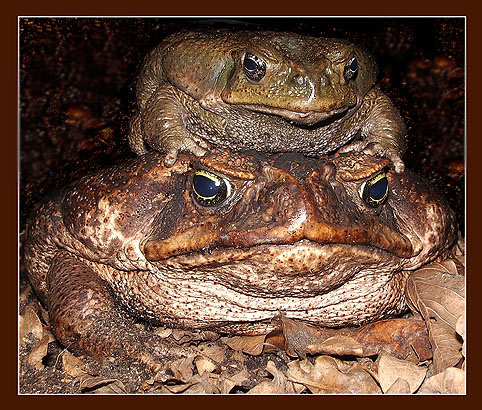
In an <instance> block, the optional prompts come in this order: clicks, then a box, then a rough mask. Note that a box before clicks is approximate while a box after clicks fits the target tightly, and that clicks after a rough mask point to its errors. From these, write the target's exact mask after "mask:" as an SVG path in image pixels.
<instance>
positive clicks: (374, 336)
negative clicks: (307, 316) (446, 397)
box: [281, 317, 432, 361]
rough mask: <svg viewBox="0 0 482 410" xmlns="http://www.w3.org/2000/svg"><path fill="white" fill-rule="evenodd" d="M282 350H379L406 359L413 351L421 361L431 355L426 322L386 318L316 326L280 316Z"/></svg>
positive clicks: (355, 352)
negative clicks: (353, 325)
mask: <svg viewBox="0 0 482 410" xmlns="http://www.w3.org/2000/svg"><path fill="white" fill-rule="evenodd" d="M281 322H282V324H283V331H284V336H285V339H286V342H285V350H286V352H287V353H288V354H289V355H292V356H295V355H299V356H301V357H304V356H305V354H306V353H310V354H329V355H350V356H357V357H363V356H373V355H375V354H378V353H379V352H380V351H381V350H384V351H387V352H389V353H391V354H393V355H394V356H396V357H398V358H400V359H405V358H407V357H408V356H410V355H412V354H413V352H414V351H415V352H416V354H417V356H418V358H419V359H420V360H421V361H424V360H427V359H429V358H431V357H432V351H431V348H430V343H429V340H428V332H427V328H426V326H425V322H424V321H422V320H415V319H387V320H380V321H378V322H374V323H370V324H367V325H365V326H362V327H361V328H343V329H328V328H317V327H315V326H311V325H308V324H306V323H303V322H300V321H297V320H292V319H288V318H285V317H282V318H281Z"/></svg>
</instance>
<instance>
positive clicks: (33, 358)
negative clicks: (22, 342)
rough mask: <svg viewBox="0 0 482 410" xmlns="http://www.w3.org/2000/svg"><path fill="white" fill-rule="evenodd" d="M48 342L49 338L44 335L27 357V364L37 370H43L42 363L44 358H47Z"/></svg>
mask: <svg viewBox="0 0 482 410" xmlns="http://www.w3.org/2000/svg"><path fill="white" fill-rule="evenodd" d="M50 341H51V337H50V336H49V335H48V334H46V335H45V336H43V337H42V340H40V342H39V343H38V344H37V346H35V347H34V348H33V349H32V351H31V352H30V353H29V355H28V356H27V362H28V363H29V364H31V365H32V366H34V367H35V368H36V369H38V370H42V369H44V368H45V365H44V364H43V363H42V361H43V359H44V357H45V356H47V349H48V347H49V342H50Z"/></svg>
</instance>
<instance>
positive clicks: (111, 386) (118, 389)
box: [92, 377, 127, 394]
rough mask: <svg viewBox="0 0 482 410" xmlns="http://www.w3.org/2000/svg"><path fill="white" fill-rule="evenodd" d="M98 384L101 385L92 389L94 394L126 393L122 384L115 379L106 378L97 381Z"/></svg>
mask: <svg viewBox="0 0 482 410" xmlns="http://www.w3.org/2000/svg"><path fill="white" fill-rule="evenodd" d="M99 379H100V377H99ZM106 383H107V384H106ZM98 385H101V387H98V388H95V389H94V390H92V392H93V393H94V394H126V393H127V391H126V388H125V386H124V384H123V383H122V382H121V381H120V380H117V379H108V380H105V379H104V381H103V382H101V383H99V384H98Z"/></svg>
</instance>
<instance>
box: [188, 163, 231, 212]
mask: <svg viewBox="0 0 482 410" xmlns="http://www.w3.org/2000/svg"><path fill="white" fill-rule="evenodd" d="M192 196H193V198H194V200H195V201H196V202H197V203H198V204H199V205H201V206H214V205H218V204H220V203H221V202H223V201H224V200H225V199H227V198H229V197H230V196H231V184H230V183H229V181H227V180H226V179H224V178H221V177H219V176H217V175H215V174H213V173H211V172H208V171H205V170H199V171H196V173H195V174H194V177H193V179H192Z"/></svg>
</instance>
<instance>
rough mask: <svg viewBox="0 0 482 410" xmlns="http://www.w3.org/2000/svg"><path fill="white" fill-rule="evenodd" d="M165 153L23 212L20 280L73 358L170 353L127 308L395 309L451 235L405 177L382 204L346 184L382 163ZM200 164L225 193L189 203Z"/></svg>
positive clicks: (428, 198)
mask: <svg viewBox="0 0 482 410" xmlns="http://www.w3.org/2000/svg"><path fill="white" fill-rule="evenodd" d="M164 161H165V156H163V155H160V154H159V153H157V152H150V153H148V154H146V155H144V156H139V157H137V158H134V159H131V160H129V161H127V162H126V163H124V164H122V165H118V166H114V167H112V168H109V169H106V170H104V171H101V172H98V173H97V174H94V175H91V176H87V177H85V178H83V179H81V180H79V181H78V182H75V183H73V184H72V185H69V186H67V187H65V188H64V189H62V190H61V191H59V192H57V193H56V194H55V195H52V196H51V197H50V198H49V199H47V200H46V201H45V202H43V203H42V204H40V205H39V207H38V209H37V210H36V211H35V212H34V213H33V215H32V217H31V221H30V224H29V227H28V233H27V240H26V244H25V263H26V267H27V271H28V275H29V278H30V281H31V283H32V285H33V287H34V289H35V290H36V292H37V294H38V296H39V298H40V299H41V301H42V302H43V303H44V304H45V305H46V307H47V310H48V312H49V315H50V322H51V325H52V328H53V331H54V333H55V335H56V336H57V337H58V339H59V340H60V341H61V342H62V343H63V344H64V345H65V346H67V347H68V348H70V349H72V350H74V351H79V352H84V353H88V354H91V355H94V356H98V357H102V356H105V355H109V354H113V353H117V354H119V355H124V356H129V357H137V358H141V359H142V358H146V357H147V358H152V357H153V356H154V357H163V356H167V355H169V354H171V355H180V354H183V352H184V351H180V349H179V348H175V347H174V346H169V345H167V344H166V342H165V341H164V340H162V339H160V338H158V337H157V336H155V335H151V334H149V333H147V332H145V331H141V330H139V329H138V327H136V326H135V325H134V323H133V319H132V317H137V318H140V319H143V320H145V321H148V322H151V323H154V324H160V323H162V324H166V325H169V326H172V327H180V328H187V329H212V330H217V331H220V332H225V333H245V334H254V333H258V332H261V331H267V330H269V329H271V328H272V324H271V322H270V321H271V319H272V318H273V317H275V316H277V315H278V314H279V313H280V312H281V313H283V314H284V315H286V317H289V318H294V319H300V320H305V321H307V322H310V323H312V324H316V325H321V326H334V327H338V326H346V325H359V324H362V323H366V322H370V321H374V320H377V319H381V318H385V317H388V316H391V315H396V314H398V313H400V312H402V311H403V310H404V309H405V299H404V288H405V280H406V277H407V275H408V272H409V271H411V270H415V269H417V268H419V267H420V266H422V265H423V264H425V263H427V262H429V261H431V260H433V259H434V258H435V257H437V256H438V255H440V254H443V253H444V252H445V251H446V250H447V249H449V248H450V247H451V246H452V244H453V242H454V240H455V237H456V227H455V223H454V216H453V213H452V211H451V210H450V208H449V207H448V206H447V204H446V202H445V200H444V199H443V198H442V197H441V196H440V195H439V194H438V193H437V192H436V191H435V190H434V189H433V188H432V187H431V186H430V185H429V184H427V183H426V182H424V181H423V180H422V179H420V178H418V177H417V176H415V175H414V174H412V173H410V172H409V171H405V172H404V173H402V174H397V173H395V172H394V171H389V172H388V173H387V178H388V180H389V194H388V198H387V200H386V202H384V203H383V204H382V205H380V206H379V207H376V208H372V207H369V206H368V205H367V204H366V203H365V202H364V201H363V200H362V198H361V197H360V193H359V188H360V186H361V185H362V184H363V183H364V182H365V181H367V180H369V179H371V178H372V177H373V175H376V174H378V173H379V172H380V170H382V169H384V168H386V166H387V164H388V160H386V159H383V158H376V157H371V156H367V155H364V154H360V153H358V154H355V153H346V154H337V155H336V156H335V157H322V158H320V159H313V158H311V159H308V158H305V157H302V156H301V155H300V154H296V153H291V154H290V153H287V154H283V155H276V156H273V157H272V158H270V159H268V158H266V157H263V156H261V154H252V155H244V156H243V155H242V154H238V153H233V152H229V151H227V152H224V153H222V152H219V151H216V150H213V151H212V152H210V153H208V154H207V155H206V156H204V157H196V156H194V155H192V154H186V153H181V154H180V156H179V158H178V160H177V161H176V163H175V164H174V165H173V166H172V167H166V166H165V165H164ZM199 170H203V171H206V170H207V171H210V172H212V173H214V174H216V175H219V176H222V177H223V178H224V179H225V180H226V181H228V182H229V184H230V186H231V195H230V196H229V197H228V198H226V199H225V200H224V201H223V202H221V203H219V204H217V205H214V206H212V207H207V206H202V205H200V204H199V203H198V202H197V199H195V195H194V194H193V191H192V184H193V175H194V174H195V173H196V172H199ZM184 353H185V352H184Z"/></svg>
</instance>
